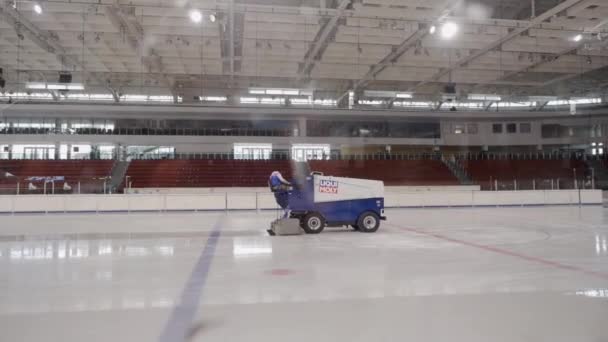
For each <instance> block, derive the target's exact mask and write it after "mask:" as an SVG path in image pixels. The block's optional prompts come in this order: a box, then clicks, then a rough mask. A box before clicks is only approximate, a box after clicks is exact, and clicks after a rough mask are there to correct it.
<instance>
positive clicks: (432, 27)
mask: <svg viewBox="0 0 608 342" xmlns="http://www.w3.org/2000/svg"><path fill="white" fill-rule="evenodd" d="M435 31H437V27H435V25H431V28H430V29H429V33H430V34H435Z"/></svg>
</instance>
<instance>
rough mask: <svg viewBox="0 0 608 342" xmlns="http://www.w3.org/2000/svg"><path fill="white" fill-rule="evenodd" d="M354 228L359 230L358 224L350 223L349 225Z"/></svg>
mask: <svg viewBox="0 0 608 342" xmlns="http://www.w3.org/2000/svg"><path fill="white" fill-rule="evenodd" d="M350 226H351V227H352V228H353V229H354V230H359V226H357V225H356V224H351V225H350Z"/></svg>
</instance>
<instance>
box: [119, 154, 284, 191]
mask: <svg viewBox="0 0 608 342" xmlns="http://www.w3.org/2000/svg"><path fill="white" fill-rule="evenodd" d="M274 170H277V171H279V172H281V173H282V174H284V175H291V173H292V170H291V163H290V162H289V161H287V160H214V159H208V160H134V161H132V162H131V164H130V165H129V169H128V170H127V176H129V180H130V182H131V187H134V188H170V187H180V188H181V187H184V188H185V187H259V186H266V183H267V180H268V176H269V175H270V173H271V172H272V171H274Z"/></svg>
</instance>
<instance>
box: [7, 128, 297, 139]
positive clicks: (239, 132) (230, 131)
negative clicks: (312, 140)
mask: <svg viewBox="0 0 608 342" xmlns="http://www.w3.org/2000/svg"><path fill="white" fill-rule="evenodd" d="M293 133H294V131H293V129H255V128H114V129H103V128H65V129H57V128H29V127H28V128H18V127H10V128H2V129H0V134H42V135H171V136H253V137H291V136H293V135H294V134H293Z"/></svg>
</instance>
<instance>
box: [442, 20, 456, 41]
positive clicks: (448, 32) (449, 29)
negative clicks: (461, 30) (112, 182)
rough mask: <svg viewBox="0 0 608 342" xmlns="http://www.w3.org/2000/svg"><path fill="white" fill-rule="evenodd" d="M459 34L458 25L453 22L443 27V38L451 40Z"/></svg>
mask: <svg viewBox="0 0 608 342" xmlns="http://www.w3.org/2000/svg"><path fill="white" fill-rule="evenodd" d="M457 32H458V25H456V24H455V23H453V22H447V23H445V24H443V25H442V26H441V37H443V38H445V39H450V38H452V37H454V36H455V35H456V33H457Z"/></svg>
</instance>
